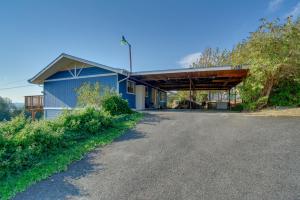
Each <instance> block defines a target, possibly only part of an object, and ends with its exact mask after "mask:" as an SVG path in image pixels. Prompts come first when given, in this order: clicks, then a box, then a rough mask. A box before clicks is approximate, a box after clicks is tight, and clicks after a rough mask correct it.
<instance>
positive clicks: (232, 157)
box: [16, 111, 300, 200]
mask: <svg viewBox="0 0 300 200" xmlns="http://www.w3.org/2000/svg"><path fill="white" fill-rule="evenodd" d="M16 199H22V200H24V199H25V200H26V199H28V200H29V199H30V200H33V199H36V200H43V199H95V200H96V199H97V200H98V199H116V200H119V199H149V200H150V199H151V200H154V199H159V200H163V199H180V200H181V199H195V200H199V199H208V200H214V199H230V200H231V199H270V200H271V199H272V200H276V199H282V200H288V199H291V200H295V199H300V118H289V117H257V116H247V115H245V114H240V113H226V112H224V113H219V112H217V113H213V112H212V113H209V112H207V113H203V112H188V111H187V112H149V113H148V114H146V117H145V119H144V120H143V121H142V122H141V123H139V124H138V126H137V127H136V128H135V129H134V130H132V131H130V132H128V133H127V134H126V135H124V136H122V137H121V138H119V139H118V140H117V141H115V142H114V143H113V144H111V145H108V146H106V147H104V148H100V149H98V150H96V151H94V152H92V153H90V154H89V155H88V156H86V158H84V159H83V160H81V161H79V162H76V163H74V164H72V165H71V166H70V168H69V169H68V170H67V171H66V172H63V173H58V174H55V175H53V176H52V177H50V178H48V179H47V180H44V181H42V182H40V183H37V184H35V185H34V186H32V187H31V188H29V189H28V190H27V191H25V192H23V193H21V194H19V195H17V197H16Z"/></svg>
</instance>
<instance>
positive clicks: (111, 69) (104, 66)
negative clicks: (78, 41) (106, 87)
mask: <svg viewBox="0 0 300 200" xmlns="http://www.w3.org/2000/svg"><path fill="white" fill-rule="evenodd" d="M62 58H68V59H70V60H75V61H78V62H82V63H84V64H87V65H91V66H94V67H98V68H101V69H106V70H109V71H112V72H115V73H119V74H123V75H126V70H124V69H118V68H113V67H109V66H106V65H102V64H99V63H96V62H92V61H88V60H85V59H82V58H78V57H75V56H71V55H68V54H65V53H62V54H61V55H60V56H58V57H57V58H56V59H55V60H54V61H52V62H51V63H50V64H49V65H47V66H46V67H45V68H44V69H42V71H40V72H39V73H38V74H36V75H35V76H34V77H33V78H31V79H29V80H28V81H29V82H30V83H33V82H34V81H36V79H37V78H38V77H39V76H41V75H42V74H43V73H45V72H46V71H47V70H48V69H50V68H51V67H52V66H53V65H55V64H56V63H57V62H58V61H59V60H60V59H62Z"/></svg>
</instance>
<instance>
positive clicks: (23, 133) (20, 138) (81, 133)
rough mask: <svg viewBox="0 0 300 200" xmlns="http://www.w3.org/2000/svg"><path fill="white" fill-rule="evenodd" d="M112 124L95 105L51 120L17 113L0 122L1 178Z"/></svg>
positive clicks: (109, 118)
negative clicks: (31, 118) (32, 120)
mask: <svg viewBox="0 0 300 200" xmlns="http://www.w3.org/2000/svg"><path fill="white" fill-rule="evenodd" d="M112 125H113V123H112V119H111V117H110V115H109V114H107V113H105V112H103V111H101V110H98V109H96V108H86V109H83V110H76V111H68V112H65V113H64V114H63V115H61V116H60V117H59V118H58V119H56V120H53V121H47V120H41V121H34V122H31V121H29V120H26V119H25V117H24V116H19V117H17V118H15V119H13V120H12V121H11V122H6V123H3V124H1V126H0V179H2V178H4V177H6V176H8V175H11V174H18V173H19V172H22V171H24V170H26V169H28V168H30V167H32V166H34V165H36V164H37V163H39V161H40V160H41V159H43V158H45V157H47V156H49V155H51V154H57V153H59V152H60V151H62V150H63V149H64V148H68V147H69V146H70V145H74V144H75V145H76V143H77V142H79V141H81V140H84V139H87V138H88V137H90V136H91V135H95V134H101V133H103V130H104V129H106V128H108V127H111V126H112Z"/></svg>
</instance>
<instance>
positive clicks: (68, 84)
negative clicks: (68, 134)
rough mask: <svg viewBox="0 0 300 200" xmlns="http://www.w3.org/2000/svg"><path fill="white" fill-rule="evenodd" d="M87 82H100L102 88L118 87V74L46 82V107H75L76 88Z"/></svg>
mask: <svg viewBox="0 0 300 200" xmlns="http://www.w3.org/2000/svg"><path fill="white" fill-rule="evenodd" d="M85 82H88V83H92V84H94V83H96V82H99V83H100V87H101V89H102V90H104V89H105V88H110V89H115V90H116V89H117V75H112V76H104V77H93V78H81V79H71V80H61V81H51V82H45V83H44V95H45V102H44V103H45V107H71V108H73V107H75V106H76V100H77V95H76V92H75V89H76V88H79V87H80V86H81V85H82V84H83V83H85Z"/></svg>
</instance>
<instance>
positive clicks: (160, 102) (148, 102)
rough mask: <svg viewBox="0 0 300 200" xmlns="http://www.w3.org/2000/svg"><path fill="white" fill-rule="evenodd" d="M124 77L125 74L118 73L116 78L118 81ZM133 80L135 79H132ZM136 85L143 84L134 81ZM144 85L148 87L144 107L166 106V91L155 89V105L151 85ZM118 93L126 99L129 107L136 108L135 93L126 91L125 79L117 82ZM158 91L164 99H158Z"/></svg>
mask: <svg viewBox="0 0 300 200" xmlns="http://www.w3.org/2000/svg"><path fill="white" fill-rule="evenodd" d="M124 78H126V76H124V75H119V78H118V79H119V81H120V80H122V79H124ZM129 80H130V79H129ZM130 81H133V80H130ZM133 82H135V81H133ZM136 85H144V84H142V83H139V82H136ZM145 87H147V88H148V96H147V95H146V97H145V108H166V105H167V99H166V97H167V94H166V92H163V91H160V90H157V89H156V90H157V91H158V92H157V99H156V102H157V105H156V106H155V105H154V102H153V100H152V95H153V94H152V88H153V87H151V86H149V85H145ZM119 93H120V94H121V96H122V97H123V98H124V99H127V101H128V104H129V106H130V108H133V109H135V108H136V100H135V94H130V93H127V80H124V81H122V82H121V83H120V84H119ZM160 93H164V94H165V99H160Z"/></svg>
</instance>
